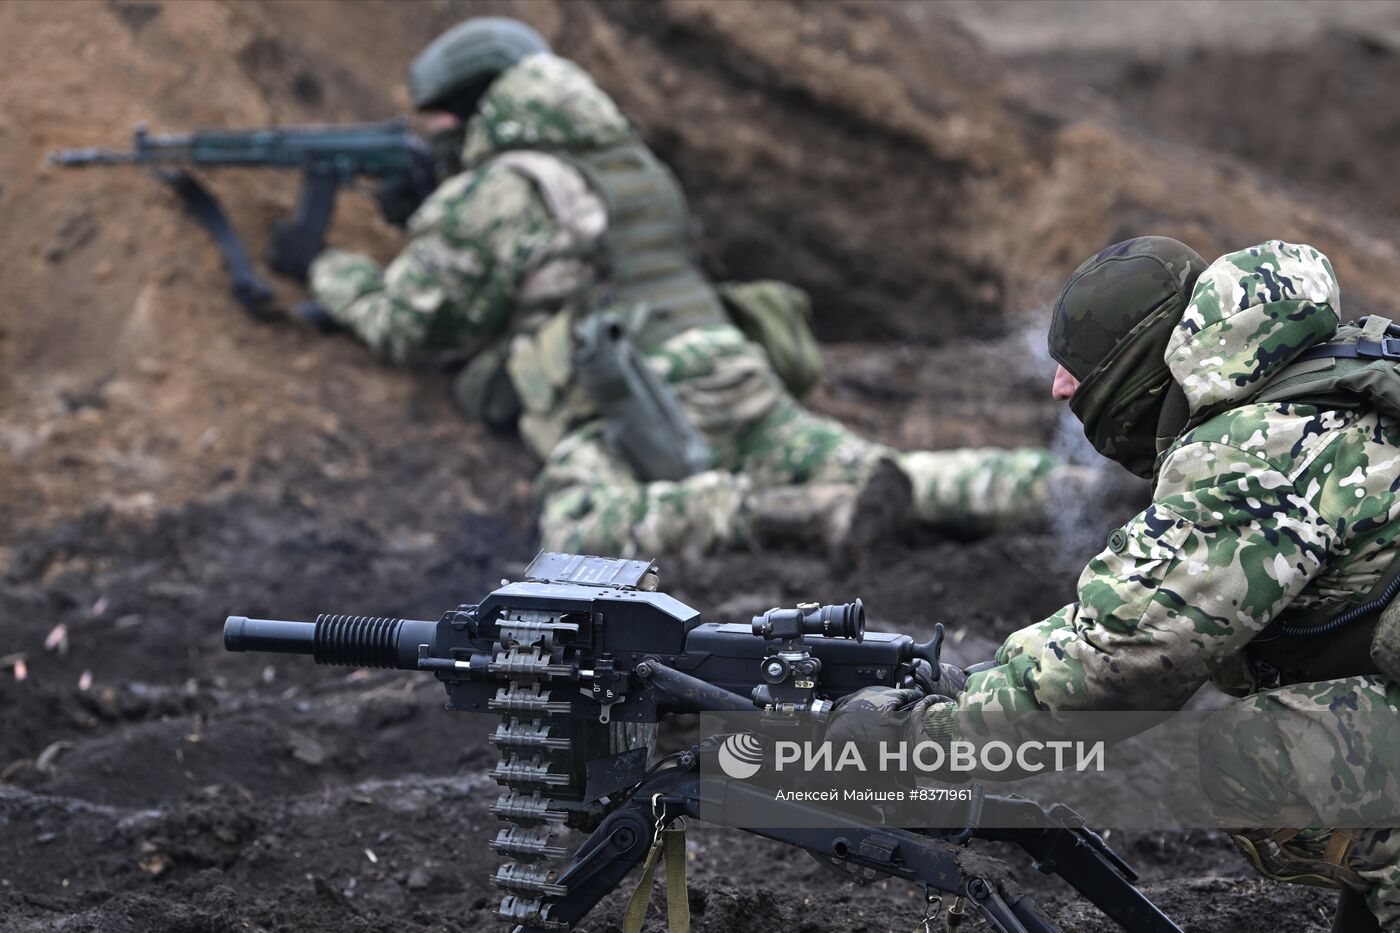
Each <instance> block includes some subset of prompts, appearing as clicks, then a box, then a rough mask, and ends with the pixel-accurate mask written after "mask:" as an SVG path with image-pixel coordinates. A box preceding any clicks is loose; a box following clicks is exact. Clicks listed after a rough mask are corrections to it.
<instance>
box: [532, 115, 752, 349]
mask: <svg viewBox="0 0 1400 933" xmlns="http://www.w3.org/2000/svg"><path fill="white" fill-rule="evenodd" d="M551 154H553V155H556V156H558V157H559V158H561V159H563V160H565V161H566V162H569V163H570V164H572V165H573V166H574V167H575V168H577V169H578V170H579V172H580V173H581V174H582V175H583V176H584V178H585V179H586V180H587V181H588V184H589V187H591V188H592V189H593V190H594V192H595V193H597V194H598V196H599V197H600V198H602V200H603V204H604V205H605V206H606V208H607V213H608V225H607V229H606V230H605V231H604V233H603V236H602V238H601V242H600V243H599V252H598V254H597V256H596V257H595V261H596V262H597V263H598V266H599V275H598V277H597V282H596V284H595V286H594V288H593V290H592V294H591V295H589V296H588V299H587V301H586V309H585V310H586V311H596V310H600V309H603V308H612V309H615V310H618V311H619V312H620V313H622V314H623V315H624V316H625V317H627V320H628V323H629V333H630V336H631V339H632V341H633V343H634V344H635V345H636V346H637V347H639V348H640V349H642V350H649V349H652V348H654V347H657V346H659V345H661V344H662V343H664V342H665V341H666V340H667V339H668V338H670V337H672V336H674V335H676V334H678V333H680V332H681V331H684V330H688V329H690V328H692V327H702V326H706V325H711V324H725V323H728V322H729V318H728V316H727V315H726V314H725V311H724V307H723V306H722V305H721V303H720V298H719V295H718V293H717V292H716V291H715V288H714V286H712V285H711V284H710V282H709V280H708V279H706V278H705V276H704V274H703V273H701V271H700V268H699V265H698V263H697V261H696V256H695V249H694V243H693V239H692V233H693V230H692V220H691V216H690V209H689V206H688V205H687V203H686V199H685V194H684V192H682V191H681V186H680V184H679V183H678V182H677V181H676V178H675V176H674V175H673V174H672V173H671V170H670V169H668V168H667V167H666V166H665V165H663V164H662V163H661V161H660V160H659V159H657V158H656V156H655V155H654V154H653V153H652V151H651V150H650V149H648V148H647V147H646V146H645V145H643V144H642V142H641V141H640V140H637V139H635V138H634V139H629V140H627V141H626V142H623V143H619V144H617V145H615V146H608V147H606V148H601V149H595V150H591V151H584V152H553V153H551Z"/></svg>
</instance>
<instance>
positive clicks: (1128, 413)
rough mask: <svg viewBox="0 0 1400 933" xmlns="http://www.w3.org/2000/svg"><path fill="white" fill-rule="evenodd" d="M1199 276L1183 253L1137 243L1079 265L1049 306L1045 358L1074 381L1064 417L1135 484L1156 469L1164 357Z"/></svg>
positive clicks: (1161, 240)
mask: <svg viewBox="0 0 1400 933" xmlns="http://www.w3.org/2000/svg"><path fill="white" fill-rule="evenodd" d="M1205 268H1206V261H1205V260H1204V259H1202V258H1201V256H1200V254H1199V253H1197V252H1196V251H1195V250H1193V249H1191V247H1189V246H1187V245H1186V244H1184V243H1180V242H1178V241H1176V240H1173V239H1170V238H1169V237H1161V236H1144V237H1134V238H1133V239H1131V240H1124V241H1123V242H1122V243H1115V244H1114V245H1113V246H1110V247H1109V248H1108V249H1106V250H1104V251H1103V252H1101V253H1098V254H1097V255H1095V256H1093V257H1092V258H1090V259H1087V260H1085V262H1084V263H1083V264H1082V265H1081V266H1080V267H1079V268H1078V269H1076V270H1075V271H1074V275H1072V276H1070V279H1069V281H1068V282H1067V283H1066V284H1065V287H1064V290H1063V291H1062V292H1060V297H1059V300H1058V301H1056V302H1055V313H1054V316H1053V317H1052V318H1051V321H1050V337H1049V345H1050V356H1051V357H1053V358H1054V360H1055V361H1056V362H1057V363H1059V364H1060V365H1061V366H1063V367H1064V368H1065V369H1067V370H1069V372H1070V374H1071V375H1073V376H1074V377H1075V378H1076V379H1078V380H1079V388H1078V389H1076V390H1075V392H1074V395H1073V396H1072V397H1071V398H1070V402H1069V405H1070V409H1071V410H1072V411H1073V412H1074V413H1075V415H1077V416H1078V417H1079V420H1080V422H1081V423H1082V424H1083V425H1084V436H1085V437H1087V438H1088V439H1089V443H1091V444H1093V445H1094V449H1095V450H1097V451H1098V452H1099V453H1101V454H1103V455H1104V456H1105V457H1108V458H1109V459H1110V460H1116V461H1117V462H1118V463H1121V464H1122V465H1123V466H1125V467H1127V468H1128V469H1129V470H1131V471H1132V472H1134V473H1136V474H1137V475H1138V476H1142V477H1145V478H1151V476H1152V474H1153V471H1154V469H1155V465H1156V461H1157V453H1158V447H1159V444H1158V438H1159V431H1158V423H1159V421H1163V420H1164V419H1163V405H1164V403H1165V402H1166V401H1167V398H1168V396H1169V394H1171V393H1170V390H1171V389H1172V388H1173V386H1174V383H1173V382H1172V377H1171V373H1170V372H1169V371H1168V370H1167V364H1166V361H1165V359H1164V358H1163V357H1164V356H1165V355H1166V349H1167V341H1168V340H1169V339H1170V338H1171V334H1172V330H1173V328H1175V327H1176V324H1177V322H1178V321H1180V320H1181V315H1182V312H1184V311H1185V310H1186V305H1187V303H1188V302H1189V301H1190V299H1191V290H1192V289H1193V288H1195V285H1196V279H1198V278H1199V277H1200V275H1201V273H1202V272H1203V271H1205ZM1178 394H1179V393H1178ZM1183 401H1184V399H1183ZM1166 420H1170V421H1176V420H1178V419H1176V418H1168V419H1166ZM1182 420H1184V419H1182Z"/></svg>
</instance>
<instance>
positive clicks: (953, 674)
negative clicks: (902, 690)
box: [911, 658, 967, 700]
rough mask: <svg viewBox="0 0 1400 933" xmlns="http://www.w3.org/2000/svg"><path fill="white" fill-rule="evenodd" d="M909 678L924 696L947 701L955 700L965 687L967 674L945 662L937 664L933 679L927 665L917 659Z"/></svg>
mask: <svg viewBox="0 0 1400 933" xmlns="http://www.w3.org/2000/svg"><path fill="white" fill-rule="evenodd" d="M911 677H912V678H913V681H914V686H916V687H918V689H920V690H922V691H923V692H924V693H925V694H926V695H928V696H939V697H942V698H944V699H947V700H952V699H956V698H957V696H958V694H960V693H962V692H963V690H964V689H966V687H967V672H966V671H964V670H963V669H962V668H960V667H955V666H953V665H952V664H949V663H947V662H946V661H943V662H939V665H938V677H937V678H935V677H934V676H933V669H932V668H931V667H930V666H929V663H928V662H927V661H925V660H924V659H922V658H919V659H917V660H915V661H914V669H913V671H912V673H911Z"/></svg>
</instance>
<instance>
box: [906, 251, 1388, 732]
mask: <svg viewBox="0 0 1400 933" xmlns="http://www.w3.org/2000/svg"><path fill="white" fill-rule="evenodd" d="M1339 308H1340V303H1339V299H1338V290H1337V282H1336V278H1335V276H1334V274H1333V271H1332V266H1331V264H1330V263H1329V262H1328V260H1327V258H1326V257H1325V256H1323V255H1322V254H1321V253H1320V252H1318V251H1317V250H1316V249H1313V248H1312V247H1309V246H1301V245H1292V244H1288V243H1283V242H1280V241H1270V242H1267V243H1264V244H1261V245H1259V246H1256V247H1253V248H1251V249H1246V250H1241V251H1240V252H1237V253H1232V254H1230V255H1227V256H1224V257H1221V258H1220V259H1218V260H1216V261H1215V262H1214V263H1213V264H1212V265H1211V266H1210V267H1209V268H1208V269H1207V270H1206V271H1205V272H1204V273H1203V274H1202V275H1201V277H1200V279H1199V281H1198V282H1197V284H1196V287H1195V290H1194V292H1193V293H1192V296H1191V301H1190V304H1189V305H1188V307H1187V309H1186V312H1185V314H1184V315H1183V317H1182V320H1181V322H1180V324H1179V325H1177V327H1176V329H1175V332H1174V333H1173V335H1172V338H1171V341H1170V343H1169V344H1168V347H1167V352H1166V359H1167V363H1168V365H1169V367H1170V369H1171V372H1172V376H1173V378H1174V379H1175V380H1176V382H1177V383H1178V384H1180V385H1181V386H1182V387H1183V389H1184V390H1185V392H1186V396H1187V399H1188V401H1189V403H1190V406H1191V410H1192V413H1193V418H1192V421H1191V424H1192V425H1194V427H1191V428H1190V429H1189V430H1188V431H1187V433H1185V434H1184V435H1183V436H1182V437H1180V438H1179V439H1178V440H1177V441H1176V442H1175V444H1173V445H1172V446H1171V447H1170V448H1169V449H1168V450H1166V451H1165V452H1164V453H1163V455H1162V457H1161V459H1160V460H1159V463H1158V466H1157V473H1156V488H1155V490H1154V494H1153V501H1152V504H1151V505H1150V506H1148V508H1147V509H1146V510H1145V511H1143V512H1142V513H1141V514H1139V515H1137V516H1136V517H1135V518H1133V519H1132V520H1131V521H1129V522H1128V523H1127V524H1126V525H1124V526H1123V527H1122V528H1121V529H1119V530H1118V531H1115V532H1114V533H1113V534H1112V535H1111V536H1110V537H1109V543H1108V546H1107V547H1106V548H1105V549H1104V550H1103V551H1102V552H1101V553H1100V554H1099V555H1098V556H1096V557H1095V558H1093V560H1091V561H1090V562H1089V565H1088V566H1087V567H1086V568H1085V569H1084V572H1083V574H1082V575H1081V576H1080V579H1079V584H1078V597H1079V599H1078V601H1077V602H1075V603H1071V604H1070V605H1068V606H1065V607H1064V608H1063V609H1061V610H1060V611H1059V612H1056V613H1055V614H1054V615H1052V616H1051V617H1050V618H1048V619H1046V620H1045V621H1043V622H1040V623H1038V624H1036V625H1032V626H1029V627H1028V628H1025V629H1022V630H1021V631H1019V632H1017V633H1015V634H1014V635H1012V636H1011V637H1010V638H1009V639H1008V640H1007V641H1006V643H1005V644H1004V645H1002V647H1001V649H1000V650H999V651H998V652H997V655H996V661H997V666H996V667H993V668H991V669H989V670H986V671H983V672H980V673H977V674H974V675H973V676H972V677H971V678H970V679H969V681H968V684H967V689H966V691H965V692H964V693H963V694H962V695H961V696H960V697H959V699H958V700H957V701H956V703H955V704H939V705H937V706H934V707H932V708H931V710H930V712H929V715H928V716H927V717H926V719H925V722H924V728H925V731H926V732H928V733H929V734H930V735H934V736H940V737H946V736H947V735H948V734H949V732H950V731H953V732H956V731H957V726H956V725H955V724H953V720H954V719H955V717H952V716H949V715H947V714H948V713H950V712H953V711H959V712H970V713H973V714H974V715H975V714H976V713H978V712H981V711H989V712H991V711H1005V712H1007V713H1010V714H1012V715H1014V714H1017V713H1020V712H1023V711H1030V710H1037V709H1038V710H1051V711H1073V710H1124V709H1138V710H1172V709H1178V708H1180V707H1181V705H1182V704H1184V703H1185V702H1186V701H1187V700H1188V699H1189V698H1190V697H1191V695H1192V694H1193V693H1195V692H1196V690H1197V688H1199V687H1200V686H1201V685H1202V684H1203V683H1205V682H1206V681H1207V680H1210V679H1214V680H1215V681H1216V683H1217V684H1218V685H1220V686H1221V687H1222V688H1223V689H1226V690H1227V691H1229V692H1234V693H1237V694H1244V693H1248V692H1251V691H1252V690H1253V689H1255V688H1256V685H1255V684H1254V683H1253V680H1252V677H1251V675H1250V673H1249V666H1248V665H1247V664H1246V663H1245V657H1244V653H1243V652H1244V650H1245V648H1246V646H1247V645H1248V644H1249V643H1250V641H1251V640H1252V639H1254V638H1255V637H1256V636H1258V635H1259V634H1260V632H1261V631H1262V630H1263V629H1264V628H1265V626H1267V625H1268V624H1269V623H1270V622H1271V621H1273V620H1274V619H1276V618H1280V617H1282V618H1284V619H1287V618H1288V617H1289V616H1290V614H1292V615H1295V616H1296V615H1297V614H1298V613H1301V612H1305V611H1314V610H1318V609H1323V608H1329V607H1339V606H1342V605H1344V604H1345V603H1347V602H1348V601H1349V600H1353V599H1355V598H1356V597H1357V596H1358V595H1360V594H1364V593H1366V592H1367V591H1368V590H1370V589H1371V587H1372V586H1373V585H1374V584H1375V582H1376V581H1377V579H1378V578H1379V577H1380V576H1381V574H1383V572H1384V571H1385V569H1386V567H1387V566H1388V565H1389V562H1390V561H1391V559H1392V558H1393V557H1394V554H1395V550H1396V548H1395V545H1394V544H1393V541H1394V537H1395V526H1394V524H1393V523H1394V522H1395V520H1396V519H1397V517H1400V496H1397V492H1396V490H1397V489H1400V423H1397V422H1396V421H1395V420H1394V419H1391V418H1388V417H1383V416H1381V415H1378V414H1377V413H1375V412H1373V411H1367V410H1364V409H1362V410H1336V411H1334V410H1328V409H1321V408H1318V407H1316V406H1313V405H1306V404H1301V403H1296V402H1295V403H1277V404H1260V403H1250V402H1249V401H1248V400H1249V399H1250V398H1251V397H1252V396H1254V395H1255V394H1256V393H1257V392H1258V390H1259V387H1260V385H1261V384H1262V383H1263V382H1265V381H1266V380H1267V379H1268V378H1270V377H1271V376H1272V375H1274V374H1276V373H1277V372H1278V371H1279V370H1281V369H1282V368H1283V367H1284V366H1286V365H1287V364H1288V363H1289V362H1290V361H1291V360H1292V359H1293V358H1294V357H1295V356H1296V355H1297V354H1298V353H1299V352H1301V351H1302V350H1303V349H1305V348H1306V347H1308V346H1311V345H1313V344H1315V343H1317V342H1319V341H1321V340H1324V339H1326V338H1327V337H1328V336H1330V335H1331V334H1332V333H1333V332H1334V330H1335V329H1336V326H1337V323H1338V313H1339Z"/></svg>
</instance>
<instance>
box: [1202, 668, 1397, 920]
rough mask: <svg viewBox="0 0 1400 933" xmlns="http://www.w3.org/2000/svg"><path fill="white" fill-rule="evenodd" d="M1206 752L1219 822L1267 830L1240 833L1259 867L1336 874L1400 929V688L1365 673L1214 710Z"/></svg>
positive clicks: (1289, 873) (1304, 874)
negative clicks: (1216, 711) (1222, 710)
mask: <svg viewBox="0 0 1400 933" xmlns="http://www.w3.org/2000/svg"><path fill="white" fill-rule="evenodd" d="M1201 760H1202V764H1203V778H1204V779H1205V787H1206V793H1207V796H1208V797H1209V798H1210V801H1211V805H1212V807H1213V808H1214V810H1215V811H1216V813H1217V814H1219V815H1220V817H1221V820H1222V822H1223V823H1224V824H1226V825H1231V826H1249V827H1260V829H1258V830H1253V831H1251V832H1248V833H1244V834H1242V835H1243V836H1244V839H1243V840H1240V841H1242V845H1241V848H1243V849H1245V851H1246V852H1247V853H1248V854H1250V856H1251V859H1252V860H1253V861H1255V863H1256V866H1257V867H1262V868H1263V869H1264V870H1265V873H1266V874H1269V875H1271V876H1273V877H1276V878H1283V879H1285V880H1287V879H1289V878H1291V879H1293V880H1300V881H1304V882H1305V883H1308V881H1309V879H1311V883H1318V881H1317V879H1318V877H1319V876H1322V877H1329V878H1339V879H1340V880H1341V882H1342V883H1344V884H1346V886H1348V887H1351V888H1352V889H1353V890H1356V891H1357V893H1363V894H1365V897H1366V904H1367V906H1368V907H1369V908H1370V909H1371V912H1372V913H1373V914H1375V915H1376V918H1377V919H1378V920H1379V921H1380V923H1381V927H1382V929H1384V930H1400V819H1397V817H1398V816H1400V685H1397V684H1395V683H1393V682H1392V681H1390V680H1387V679H1385V678H1383V677H1375V676H1359V677H1348V678H1343V679H1340V680H1328V681H1319V682H1314V683H1301V684H1292V685H1290V686H1286V687H1279V688H1277V689H1274V690H1268V691H1265V692H1263V693H1258V694H1255V695H1253V696H1251V697H1249V698H1247V699H1245V700H1242V701H1240V702H1239V703H1237V704H1234V705H1233V706H1232V707H1231V708H1230V709H1229V710H1227V711H1225V712H1223V713H1221V714H1218V715H1217V716H1216V717H1215V719H1214V721H1213V723H1212V728H1210V729H1208V730H1207V731H1206V733H1205V735H1204V737H1203V739H1202V759H1201ZM1251 850H1253V851H1251ZM1261 863H1262V864H1261ZM1279 866H1283V867H1282V868H1280V867H1279Z"/></svg>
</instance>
